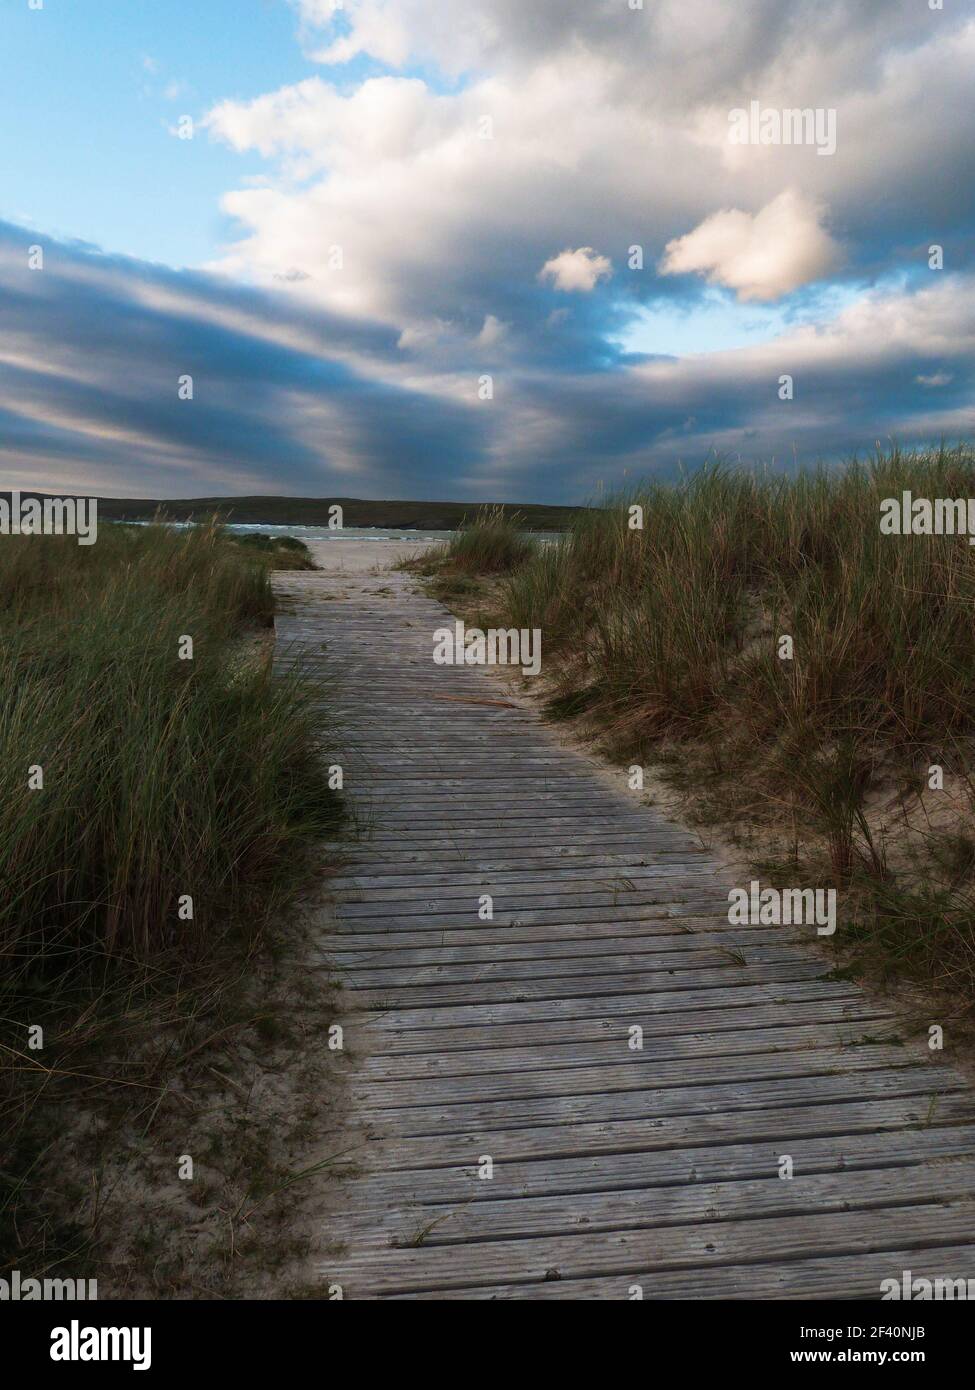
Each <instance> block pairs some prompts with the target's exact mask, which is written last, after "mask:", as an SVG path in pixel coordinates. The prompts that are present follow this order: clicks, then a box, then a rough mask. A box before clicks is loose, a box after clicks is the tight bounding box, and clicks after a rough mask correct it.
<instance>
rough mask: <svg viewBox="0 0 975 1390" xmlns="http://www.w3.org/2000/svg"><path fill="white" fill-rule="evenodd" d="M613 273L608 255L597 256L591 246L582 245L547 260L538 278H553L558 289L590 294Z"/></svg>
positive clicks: (553, 282)
mask: <svg viewBox="0 0 975 1390" xmlns="http://www.w3.org/2000/svg"><path fill="white" fill-rule="evenodd" d="M612 273H613V265H612V262H611V261H610V260H609V258H608V257H607V256H597V254H596V252H595V251H594V250H593V249H592V247H591V246H580V247H579V249H578V250H577V251H562V252H561V253H560V254H559V255H558V256H553V257H552V259H551V260H550V261H546V262H545V264H544V265H543V266H542V268H541V270H540V271H539V272H538V278H539V279H540V280H546V279H548V280H551V282H552V284H553V285H554V286H555V288H556V289H557V290H566V291H567V292H568V291H573V290H575V291H578V292H580V293H582V294H588V293H589V292H590V291H591V290H594V289H595V288H596V285H597V284H598V283H599V281H600V280H602V279H606V278H607V277H608V276H610V275H611V274H612Z"/></svg>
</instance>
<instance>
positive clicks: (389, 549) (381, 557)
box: [306, 540, 440, 574]
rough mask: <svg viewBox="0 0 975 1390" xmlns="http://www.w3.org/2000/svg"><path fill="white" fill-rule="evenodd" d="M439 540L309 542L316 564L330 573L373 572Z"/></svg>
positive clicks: (379, 570) (389, 565)
mask: <svg viewBox="0 0 975 1390" xmlns="http://www.w3.org/2000/svg"><path fill="white" fill-rule="evenodd" d="M438 544H440V542H438V541H427V540H415V541H365V540H348V541H306V545H307V546H308V549H309V550H310V551H311V553H312V556H313V557H314V560H315V564H316V565H319V566H320V567H321V569H323V570H325V572H326V573H328V574H372V573H376V572H381V571H382V570H385V569H389V568H391V566H393V565H396V564H398V563H399V561H400V560H404V559H406V557H407V556H409V555H418V554H420V553H421V552H422V551H424V550H428V549H429V548H430V546H431V545H438Z"/></svg>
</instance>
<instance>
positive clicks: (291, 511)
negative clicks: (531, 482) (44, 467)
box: [24, 491, 584, 531]
mask: <svg viewBox="0 0 975 1390" xmlns="http://www.w3.org/2000/svg"><path fill="white" fill-rule="evenodd" d="M24 495H25V496H27V495H28V494H27V493H26V491H25V494H24ZM29 495H31V496H35V497H44V496H45V494H44V493H40V492H38V493H31V494H29ZM47 495H50V494H47ZM61 495H64V494H61ZM336 505H338V506H340V507H341V508H342V512H343V521H344V523H345V525H346V526H380V527H388V528H393V529H396V530H399V529H400V528H403V529H406V528H408V527H414V528H416V529H419V530H425V531H452V530H454V529H456V527H458V526H459V525H460V524H461V522H462V521H464V520H465V519H466V520H468V521H471V520H473V518H474V517H475V515H476V514H477V512H478V510H479V508H480V507H481V506H483V505H485V504H484V503H481V502H368V501H364V500H363V499H362V498H359V497H187V498H178V499H177V498H165V499H159V498H146V497H99V499H98V515H99V517H100V518H101V519H103V520H105V521H151V519H152V518H153V517H154V516H157V515H160V516H162V517H164V518H165V519H166V520H167V521H205V520H206V519H208V518H209V517H212V516H214V515H217V516H219V517H220V519H221V520H223V521H236V522H244V523H247V522H250V523H264V524H266V525H269V526H324V525H326V524H327V523H328V519H329V508H330V507H334V506H336ZM489 505H493V504H489ZM499 505H502V506H503V507H504V510H505V511H506V512H508V513H509V514H512V513H514V514H515V515H517V516H520V517H523V518H524V521H525V525H526V526H527V527H529V528H530V529H532V530H535V531H561V530H564V529H565V528H566V527H567V526H568V525H569V524H570V523H571V521H572V518H573V517H574V516H575V515H576V514H577V513H578V512H580V511H582V510H584V509H583V508H581V507H549V506H543V505H540V504H531V503H526V504H523V505H516V504H513V503H502V504H499Z"/></svg>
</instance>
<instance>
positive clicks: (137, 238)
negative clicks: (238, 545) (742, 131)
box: [0, 0, 975, 501]
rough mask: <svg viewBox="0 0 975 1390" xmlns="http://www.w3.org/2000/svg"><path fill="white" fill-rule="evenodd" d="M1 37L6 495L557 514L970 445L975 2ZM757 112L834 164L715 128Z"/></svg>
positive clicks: (751, 4) (104, 10)
mask: <svg viewBox="0 0 975 1390" xmlns="http://www.w3.org/2000/svg"><path fill="white" fill-rule="evenodd" d="M0 52H2V53H3V59H4V77H5V81H4V88H3V95H2V97H0V113H2V119H0V168H2V169H3V171H4V177H3V180H2V184H0V325H2V328H3V333H2V336H0V473H2V474H3V479H2V483H3V485H5V486H29V485H34V486H37V487H43V488H48V489H51V490H54V489H57V488H62V489H67V488H69V487H70V488H91V489H93V490H96V491H101V492H104V493H115V494H119V493H122V494H126V495H129V494H142V495H172V496H175V495H188V494H202V493H211V492H224V493H232V492H235V491H238V492H244V491H245V492H260V491H266V492H285V493H287V492H291V493H315V494H321V495H327V494H336V493H343V494H345V495H357V494H358V495H364V496H375V497H381V496H387V497H392V496H399V497H433V496H443V497H460V498H471V499H476V498H501V497H510V498H512V499H513V500H552V501H559V500H577V499H581V498H583V497H586V496H589V495H591V493H592V492H593V490H594V488H595V487H596V486H598V484H599V483H605V484H607V485H612V483H613V482H614V481H618V480H619V479H620V478H621V477H622V476H623V474H624V472H625V473H626V476H627V477H628V478H630V479H632V478H633V477H634V476H635V475H639V474H640V473H655V474H662V475H664V476H671V475H673V474H675V473H676V471H677V470H678V468H680V467H684V468H686V467H689V466H690V467H693V466H696V465H698V464H700V463H701V462H703V461H704V460H705V459H706V458H708V457H712V456H714V455H715V454H719V455H721V456H724V457H729V458H733V459H740V460H741V461H742V462H743V463H748V464H759V465H764V464H769V463H771V464H773V466H793V465H794V463H795V461H796V460H799V461H800V462H802V463H815V462H817V461H819V460H825V461H828V462H832V461H835V460H837V459H841V458H843V457H846V456H849V455H850V454H851V453H852V452H854V451H859V452H861V453H862V452H864V451H865V450H868V449H870V448H872V447H873V445H874V443H875V441H876V440H878V439H879V440H880V441H881V442H885V441H889V440H891V439H897V440H899V441H900V442H902V443H905V444H908V445H909V444H912V443H925V442H927V441H929V440H937V439H938V438H939V437H940V436H942V435H945V436H946V437H949V438H970V437H971V435H972V433H973V426H975V411H973V397H972V389H973V383H975V341H973V331H975V330H973V323H975V312H973V311H975V278H973V269H972V251H973V249H975V211H973V198H975V194H973V188H975V178H973V175H975V141H973V131H972V128H971V125H972V123H971V122H970V121H965V120H963V119H961V118H960V117H961V113H963V112H964V111H966V110H968V109H969V106H970V96H969V90H970V75H971V71H972V64H973V61H975V15H973V11H972V7H971V6H970V5H966V6H960V5H955V6H948V8H947V10H945V11H940V12H937V11H931V10H930V9H929V8H927V7H926V6H924V5H923V4H922V3H921V0H861V3H859V4H858V5H857V6H856V7H851V6H849V5H848V4H845V3H841V0H786V3H784V4H783V3H782V0H736V3H735V4H731V3H730V0H653V4H652V5H648V6H647V7H646V8H645V10H644V11H642V12H634V11H631V10H629V8H628V6H626V5H625V4H622V3H621V0H533V4H532V5H531V6H526V5H525V4H524V3H523V0H480V3H479V4H478V5H477V6H476V7H468V6H450V7H444V5H443V4H442V3H438V2H437V0H345V4H344V5H343V6H341V7H340V8H339V9H338V10H337V11H336V10H335V9H334V8H333V5H332V0H235V2H234V3H231V0H207V3H206V4H200V3H198V2H196V0H194V2H193V3H191V0H168V2H167V3H166V4H165V5H162V4H158V3H153V2H152V0H126V2H125V3H119V0H84V2H83V3H80V2H79V0H75V3H69V0H44V4H43V7H42V8H41V9H39V10H35V9H31V8H30V6H29V3H28V0H6V3H5V4H4V7H3V9H2V11H0ZM752 101H757V102H758V105H759V107H760V108H761V109H762V110H764V111H766V112H768V113H771V115H773V116H774V115H775V113H777V112H779V111H782V110H785V109H787V108H789V109H791V108H801V109H809V110H810V111H815V112H819V113H820V114H821V115H823V116H824V119H825V117H826V116H827V115H828V114H829V113H832V119H833V120H834V121H835V135H836V139H835V150H833V149H830V150H828V151H827V150H824V151H823V152H822V153H820V150H819V148H817V146H816V143H815V140H808V141H807V142H806V143H805V144H798V145H796V144H789V143H788V142H782V141H780V140H776V139H772V140H771V142H770V143H768V144H762V143H758V144H754V145H745V146H742V145H740V144H736V143H734V142H732V141H731V140H730V137H729V123H730V122H731V121H732V119H733V118H732V114H731V113H732V112H733V111H734V110H736V109H742V108H745V109H747V108H748V107H749V104H750V103H751V102H752ZM187 115H188V116H190V117H192V119H193V122H194V137H193V139H191V140H182V139H179V138H177V134H176V130H177V125H178V122H179V121H180V119H181V118H182V117H184V116H187ZM934 244H936V245H940V246H941V247H943V252H942V256H943V260H942V264H941V265H939V266H935V267H934V268H932V265H931V257H930V247H931V246H932V245H934ZM38 245H39V246H41V247H42V248H43V251H44V269H43V271H42V272H38V271H36V270H34V271H31V270H29V269H28V254H29V250H30V247H31V246H38ZM637 247H638V248H639V253H640V254H639V258H638V264H634V256H633V253H634V249H635V248H637ZM187 372H189V373H191V374H192V375H193V377H194V383H195V390H194V397H193V400H192V402H182V403H181V402H179V401H178V400H177V399H176V396H175V387H174V383H175V381H176V380H177V379H178V377H179V376H180V375H181V374H183V373H187ZM785 376H789V377H791V378H792V394H791V398H790V399H786V400H783V399H782V397H781V394H780V383H781V381H782V380H783V378H784V377H785ZM488 378H489V379H490V392H489V394H488V395H487V396H485V394H484V392H483V390H482V384H483V383H484V382H485V380H486V379H488Z"/></svg>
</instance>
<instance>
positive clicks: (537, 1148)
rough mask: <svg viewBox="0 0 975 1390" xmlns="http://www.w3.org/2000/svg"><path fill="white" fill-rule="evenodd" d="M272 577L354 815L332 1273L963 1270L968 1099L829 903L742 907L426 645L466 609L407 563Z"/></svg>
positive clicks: (336, 934) (342, 895)
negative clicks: (353, 1142)
mask: <svg viewBox="0 0 975 1390" xmlns="http://www.w3.org/2000/svg"><path fill="white" fill-rule="evenodd" d="M276 587H277V589H278V591H279V594H280V595H281V598H282V609H283V611H282V612H281V613H280V615H279V618H278V623H277V629H278V650H279V660H280V661H281V662H282V663H283V664H286V663H287V661H288V660H289V653H292V654H294V653H297V654H300V655H301V656H302V658H303V659H304V660H305V662H306V664H307V665H308V666H309V667H310V669H311V670H312V671H320V672H321V673H322V676H323V678H324V679H326V680H327V682H328V684H329V686H330V691H329V694H328V697H327V698H328V704H329V707H330V709H333V710H336V711H337V712H338V714H339V718H340V721H341V739H340V741H341V747H342V750H343V751H342V754H341V756H340V757H339V759H338V760H340V761H341V762H342V764H343V767H344V769H345V784H346V790H347V792H348V794H349V796H350V798H351V800H352V802H353V804H354V806H355V807H356V810H357V812H358V813H359V815H360V817H361V818H362V819H363V822H364V827H363V834H362V836H361V838H359V839H358V840H356V841H354V842H352V843H351V844H349V845H346V846H345V847H344V848H345V853H346V856H347V858H346V863H345V865H344V866H343V868H342V869H341V870H340V875H341V876H340V877H339V878H338V879H336V880H335V881H334V883H333V887H334V895H335V899H336V908H335V920H334V921H331V922H330V923H329V924H328V925H326V926H325V927H324V928H323V938H322V948H323V951H324V952H325V953H326V954H327V958H328V960H329V962H330V963H331V964H332V966H333V967H334V971H335V974H336V976H337V978H338V979H339V980H340V981H341V982H342V984H343V986H344V989H343V992H342V998H343V1000H344V1008H345V1010H346V1012H345V1016H344V1018H343V1019H342V1022H343V1023H344V1026H345V1032H346V1039H347V1044H348V1046H349V1048H350V1050H351V1052H352V1054H353V1056H354V1057H355V1058H356V1063H355V1065H354V1067H353V1068H352V1072H351V1075H352V1082H351V1089H352V1097H351V1099H352V1106H353V1110H354V1112H355V1115H356V1117H357V1119H358V1121H359V1123H360V1124H361V1125H362V1126H363V1128H364V1130H365V1132H366V1133H367V1134H368V1139H367V1140H366V1141H365V1142H364V1143H363V1144H362V1145H361V1147H360V1148H359V1149H358V1150H357V1151H356V1153H355V1155H354V1161H355V1163H356V1165H357V1167H358V1170H359V1171H358V1173H357V1175H356V1176H355V1177H354V1178H351V1179H348V1180H345V1181H343V1183H342V1186H341V1191H340V1194H339V1205H340V1214H339V1216H338V1217H337V1218H336V1221H335V1223H334V1227H333V1230H332V1231H331V1233H330V1235H331V1237H332V1238H333V1239H334V1241H335V1242H336V1244H337V1245H339V1244H340V1245H341V1247H342V1248H341V1249H340V1250H339V1252H338V1253H336V1255H335V1257H334V1259H331V1260H330V1261H329V1262H328V1264H327V1267H325V1268H323V1269H322V1271H321V1272H322V1277H323V1280H324V1281H326V1282H327V1283H329V1284H341V1286H342V1289H343V1294H344V1297H346V1298H375V1297H407V1298H445V1297H450V1298H583V1299H590V1298H608V1299H628V1298H634V1297H639V1296H642V1297H644V1298H682V1299H683V1298H729V1297H730V1298H755V1297H760V1298H788V1297H794V1298H817V1297H840V1298H877V1297H879V1296H880V1283H881V1280H883V1279H887V1278H894V1279H898V1280H899V1279H900V1277H901V1272H902V1271H903V1270H907V1269H909V1270H911V1271H912V1273H913V1274H914V1275H915V1276H921V1275H923V1276H927V1277H932V1278H933V1277H935V1276H951V1277H956V1278H957V1277H963V1278H968V1277H975V1104H973V1096H972V1091H971V1089H970V1087H969V1085H968V1084H967V1082H966V1081H965V1080H964V1079H963V1078H962V1077H961V1076H960V1075H959V1074H958V1073H957V1072H955V1071H953V1070H952V1069H951V1068H950V1067H949V1066H947V1065H944V1064H943V1063H941V1062H939V1061H938V1054H937V1053H934V1054H931V1053H929V1052H928V1050H927V1048H926V1047H925V1046H924V1045H923V1044H922V1043H919V1042H917V1041H916V1040H914V1039H905V1038H903V1037H902V1036H901V1035H902V1033H903V1031H904V1029H903V1025H902V1024H900V1023H899V1022H898V1021H897V1020H896V1019H895V1018H894V1017H892V1016H891V1014H890V1013H889V1011H888V1010H887V1009H886V1008H885V1007H884V1006H883V1004H878V1003H876V1002H875V1001H873V1000H871V999H869V998H868V997H867V996H866V995H865V994H864V993H863V992H862V991H861V990H860V989H858V988H857V987H856V985H854V984H852V983H848V982H841V981H835V980H832V979H830V978H829V970H830V966H829V962H828V960H827V959H826V958H825V956H824V954H823V953H822V952H821V951H820V950H819V949H818V948H817V947H816V946H815V945H812V944H811V941H810V938H813V937H814V935H815V928H813V927H800V928H790V927H731V926H729V924H728V920H727V908H728V889H729V886H732V884H731V880H730V879H729V878H728V876H727V872H726V871H725V870H723V869H722V868H721V867H720V866H719V865H718V864H716V863H715V862H714V861H713V860H712V859H711V858H710V857H709V855H708V854H707V853H706V852H705V851H704V850H703V849H702V847H701V845H700V843H699V842H698V841H697V840H696V839H695V838H694V836H693V835H691V834H690V833H688V832H687V831H686V830H684V829H681V828H680V827H679V826H677V825H675V824H673V823H672V822H670V821H668V820H666V819H664V818H663V817H662V816H661V815H660V814H659V813H658V812H656V811H655V810H653V809H651V808H648V807H646V806H644V805H643V804H642V802H641V800H640V798H639V797H638V796H637V795H636V794H634V793H631V792H627V791H626V790H625V784H624V781H623V778H622V776H621V777H620V779H619V788H620V789H619V790H618V791H617V790H615V789H614V787H613V786H612V785H610V783H609V781H608V779H607V776H606V774H605V773H604V772H601V771H597V770H596V769H595V768H594V767H593V765H592V764H591V763H590V762H589V761H588V760H587V759H586V758H585V757H584V756H583V755H581V754H580V753H577V752H575V751H573V750H572V749H570V748H566V747H562V746H560V744H559V741H558V737H557V734H556V733H555V732H553V730H552V729H550V728H549V727H548V726H547V725H546V724H544V723H543V722H542V721H541V720H540V719H539V718H538V717H537V716H536V715H535V714H534V713H533V712H531V711H530V710H526V709H524V708H519V707H515V706H505V705H504V704H503V703H498V701H499V699H501V697H500V696H499V688H498V685H497V683H496V682H495V681H494V680H493V679H492V678H491V677H490V676H488V675H487V674H486V673H485V672H484V671H482V670H479V669H477V668H458V667H440V666H436V665H434V663H433V660H432V652H433V633H434V631H435V629H437V628H438V627H441V626H445V625H450V624H452V622H453V619H452V617H451V616H450V615H448V614H447V613H446V611H445V610H444V609H443V608H441V607H440V606H439V605H438V604H436V603H434V602H433V601H431V600H430V599H428V598H426V597H424V596H421V595H418V594H416V593H414V592H412V591H411V590H412V585H411V582H410V581H409V580H408V579H406V578H405V577H404V576H402V575H399V574H395V573H394V574H389V575H385V574H384V575H383V576H382V577H381V578H376V577H374V576H362V575H357V576H349V577H347V578H343V579H342V580H341V581H339V580H336V579H335V578H334V577H333V576H331V575H327V574H324V575H323V574H309V575H281V576H278V577H277V580H276ZM339 593H341V594H342V595H343V596H342V597H334V595H336V594H339ZM482 894H490V895H491V897H492V898H493V919H492V920H481V918H480V917H479V915H478V907H479V899H480V896H481V895H482ZM931 1021H932V1022H936V1021H937V1020H934V1019H932V1020H931ZM633 1028H640V1029H642V1042H643V1046H642V1050H636V1049H634V1048H633V1047H632V1046H631V1039H632V1034H631V1030H632V1029H633ZM786 1156H788V1157H790V1158H791V1160H792V1163H793V1168H794V1176H793V1177H791V1178H783V1177H781V1176H780V1165H781V1164H782V1162H783V1160H784V1158H785V1157H786ZM489 1172H490V1174H491V1176H485V1174H487V1173H489Z"/></svg>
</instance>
